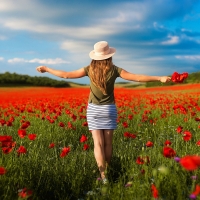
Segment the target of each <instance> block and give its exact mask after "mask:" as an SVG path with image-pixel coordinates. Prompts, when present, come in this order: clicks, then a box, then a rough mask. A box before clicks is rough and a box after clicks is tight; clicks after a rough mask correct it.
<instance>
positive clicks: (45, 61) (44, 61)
mask: <svg viewBox="0 0 200 200" xmlns="http://www.w3.org/2000/svg"><path fill="white" fill-rule="evenodd" d="M28 62H29V63H39V64H47V65H56V64H65V63H66V64H69V63H70V62H68V61H65V60H63V59H61V58H56V59H38V58H35V59H32V60H29V61H28Z"/></svg>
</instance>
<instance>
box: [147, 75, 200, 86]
mask: <svg viewBox="0 0 200 200" xmlns="http://www.w3.org/2000/svg"><path fill="white" fill-rule="evenodd" d="M184 83H185V84H186V83H200V71H199V72H195V73H191V74H189V75H188V78H187V79H186V80H184V82H183V83H182V84H184ZM174 84H176V83H173V82H172V81H170V82H168V83H165V84H163V83H160V82H157V81H156V82H147V83H146V84H145V86H146V87H155V86H163V85H166V86H167V85H174Z"/></svg>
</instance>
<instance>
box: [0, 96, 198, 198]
mask: <svg viewBox="0 0 200 200" xmlns="http://www.w3.org/2000/svg"><path fill="white" fill-rule="evenodd" d="M127 98H128V97H127ZM130 99H131V100H130ZM130 99H128V100H127V102H126V101H123V99H122V100H121V102H123V103H124V104H125V103H129V106H123V107H118V111H122V112H121V114H119V116H121V118H120V122H119V123H118V129H117V130H116V131H115V132H114V140H113V157H112V162H111V165H110V167H109V169H108V171H107V175H108V179H109V182H110V183H109V185H107V186H103V185H102V184H101V182H100V181H98V180H97V178H98V177H99V172H98V169H97V165H96V161H95V159H94V155H93V141H92V137H91V133H90V132H89V131H88V128H87V127H84V126H82V124H83V122H85V119H81V120H76V121H75V122H73V121H72V120H71V118H70V117H69V116H68V115H67V114H66V113H65V110H66V109H69V106H68V105H67V104H66V105H65V107H64V108H63V110H62V114H61V116H59V117H58V119H57V120H55V123H53V124H51V123H50V122H49V121H48V120H46V119H45V120H41V119H40V118H37V117H35V114H36V113H38V114H40V112H39V111H37V110H36V113H35V114H30V113H28V112H25V113H20V115H19V116H16V117H15V121H14V122H13V126H11V127H7V126H0V135H11V136H12V137H13V140H14V141H16V143H17V144H16V147H15V148H14V149H13V151H12V152H11V153H10V154H3V153H1V157H0V166H3V167H5V168H6V170H7V173H6V174H4V175H1V176H0V199H2V200H14V199H18V194H17V193H18V190H19V189H23V188H28V189H30V190H32V191H33V195H32V199H35V200H43V199H44V200H47V199H48V200H51V199H52V200H54V199H55V200H68V199H76V200H77V199H85V200H86V199H88V200H89V199H114V200H117V199H122V200H126V199H127V200H129V199H134V200H140V199H141V200H151V199H153V197H152V194H151V189H150V188H151V184H152V183H153V184H155V185H156V187H157V189H158V190H159V199H160V200H161V199H163V200H185V199H188V197H189V195H190V194H191V193H192V192H193V190H194V186H195V184H196V183H198V184H199V182H200V181H199V178H198V179H197V180H192V179H191V176H192V175H197V176H198V177H200V171H199V170H196V171H193V172H188V171H186V170H184V169H183V168H182V167H181V166H180V165H179V163H176V162H175V161H174V159H173V158H171V159H169V158H165V157H164V156H163V154H162V149H163V146H164V142H165V141H166V140H170V141H171V142H172V145H171V147H172V148H173V149H174V150H175V151H176V153H177V156H179V157H182V156H184V155H188V154H199V152H200V151H199V150H200V147H198V146H197V145H196V144H195V143H196V141H198V140H199V139H200V129H199V128H198V122H196V121H195V120H194V118H193V117H191V115H190V113H189V112H188V113H187V114H174V113H173V109H172V105H173V103H171V106H170V110H168V111H167V118H161V117H160V115H161V113H162V111H161V110H160V108H159V107H157V106H156V107H155V108H153V107H152V106H151V105H149V104H147V99H145V98H144V99H143V100H142V101H141V102H140V105H138V106H137V107H136V105H137V101H138V99H135V100H134V99H133V98H130ZM118 101H120V100H118ZM171 102H173V101H171ZM118 103H119V102H118ZM160 104H161V103H160ZM198 104H199V101H198ZM145 105H146V107H145ZM199 105H200V104H199ZM162 106H163V107H165V106H166V103H164V102H163V103H162ZM78 108H79V107H75V108H73V109H71V111H72V112H73V113H75V114H76V115H78V112H77V110H78ZM9 109H13V110H14V108H12V107H10V108H8V109H7V111H8V110H9ZM133 110H134V111H136V112H138V113H137V114H133ZM144 110H151V114H148V119H155V118H156V119H157V120H156V124H151V123H150V122H149V120H148V121H146V122H142V115H143V113H144ZM5 112H6V111H5V110H3V109H1V110H0V113H1V115H2V116H3V113H5ZM84 112H85V111H84ZM196 112H197V113H198V114H199V111H196ZM81 114H85V113H81ZM129 114H132V115H133V119H132V120H129V119H128V117H127V116H128V115H129ZM22 116H26V119H25V120H28V121H30V122H31V125H30V127H28V129H27V133H35V134H37V138H36V140H35V141H30V140H29V139H28V138H27V137H25V138H19V136H18V134H17V131H18V129H19V127H20V124H21V122H20V120H21V119H22ZM50 116H54V113H51V114H50ZM185 118H188V121H186V122H185V121H184V119H185ZM6 119H9V118H6ZM69 121H71V123H72V124H73V126H74V127H75V128H76V129H75V130H73V129H68V128H66V127H65V128H62V127H59V126H58V123H59V122H64V123H65V125H66V126H67V122H69ZM124 121H125V122H127V123H128V127H127V128H124V127H123V125H122V122H124ZM178 125H182V126H183V127H184V130H189V131H191V133H192V135H193V137H192V139H191V140H190V141H188V142H185V141H184V140H183V137H182V135H181V134H178V133H177V132H176V128H177V126H178ZM127 131H128V132H130V133H135V134H136V135H137V137H136V138H135V139H131V138H125V137H124V135H123V134H124V132H127ZM82 134H85V135H86V136H87V137H88V141H87V142H86V143H87V144H89V146H90V148H89V149H88V150H87V151H83V150H82V148H83V144H82V143H80V141H79V139H80V137H81V135H82ZM149 140H150V141H152V142H153V143H154V146H153V147H146V145H145V144H146V142H147V141H149ZM52 142H54V143H55V147H54V148H51V149H50V148H48V146H49V144H50V143H52ZM20 145H23V146H25V147H26V148H27V153H26V154H23V155H20V156H18V155H17V152H16V150H17V149H18V147H19V146H20ZM64 146H66V147H68V146H69V147H70V148H71V151H70V153H69V154H68V155H67V156H66V157H64V158H60V153H61V150H62V148H63V147H64ZM138 156H149V158H150V163H148V164H144V165H138V164H137V163H136V159H137V157H138ZM161 167H165V169H166V170H164V172H163V171H162V170H159V169H160V168H161ZM141 170H145V174H142V173H141ZM165 172H167V173H165ZM127 182H131V186H129V187H125V185H126V183H127ZM89 191H90V192H89ZM91 191H92V192H91ZM198 198H199V197H198ZM198 198H197V199H198Z"/></svg>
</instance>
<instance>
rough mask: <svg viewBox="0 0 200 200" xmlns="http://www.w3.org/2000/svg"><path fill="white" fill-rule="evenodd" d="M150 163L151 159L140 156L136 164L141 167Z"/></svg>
mask: <svg viewBox="0 0 200 200" xmlns="http://www.w3.org/2000/svg"><path fill="white" fill-rule="evenodd" d="M149 162H150V159H149V157H148V156H141V157H140V156H138V157H137V159H136V163H137V164H139V165H143V164H148V163H149Z"/></svg>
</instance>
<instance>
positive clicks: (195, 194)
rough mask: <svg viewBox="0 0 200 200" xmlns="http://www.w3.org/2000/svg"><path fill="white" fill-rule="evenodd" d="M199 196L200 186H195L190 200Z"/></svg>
mask: <svg viewBox="0 0 200 200" xmlns="http://www.w3.org/2000/svg"><path fill="white" fill-rule="evenodd" d="M199 194H200V185H196V187H195V191H194V192H193V193H192V194H191V195H190V199H196V197H197V195H199Z"/></svg>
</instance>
